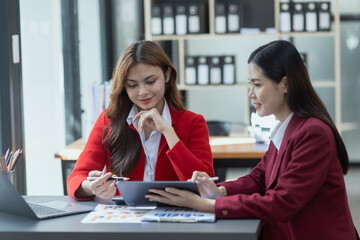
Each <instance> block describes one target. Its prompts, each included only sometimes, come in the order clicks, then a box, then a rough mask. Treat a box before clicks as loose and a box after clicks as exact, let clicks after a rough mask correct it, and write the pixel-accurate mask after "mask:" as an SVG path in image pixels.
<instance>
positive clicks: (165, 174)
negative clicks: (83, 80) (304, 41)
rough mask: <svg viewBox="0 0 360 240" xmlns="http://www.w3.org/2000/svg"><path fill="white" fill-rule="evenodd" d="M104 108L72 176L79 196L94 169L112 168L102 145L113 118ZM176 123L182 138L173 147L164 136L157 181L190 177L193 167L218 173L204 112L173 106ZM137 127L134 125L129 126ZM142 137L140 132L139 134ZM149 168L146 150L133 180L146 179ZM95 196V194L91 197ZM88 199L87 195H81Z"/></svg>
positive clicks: (72, 187) (71, 188)
mask: <svg viewBox="0 0 360 240" xmlns="http://www.w3.org/2000/svg"><path fill="white" fill-rule="evenodd" d="M105 112H106V110H104V111H103V112H102V113H101V114H100V116H99V118H98V120H97V121H96V123H95V125H94V127H93V129H92V131H91V133H90V136H89V139H88V140H87V142H86V145H85V148H84V150H83V151H82V153H81V154H80V156H79V159H78V160H77V162H76V165H75V168H74V170H73V172H72V173H71V175H70V176H69V178H68V183H67V188H68V193H69V195H71V196H73V197H74V198H76V197H75V195H74V194H75V191H76V190H77V189H78V187H79V186H80V185H81V182H82V181H84V180H85V179H86V178H87V176H88V173H89V172H90V171H93V170H99V171H102V170H103V168H104V166H105V165H106V171H109V169H110V152H108V151H106V149H105V148H104V146H103V145H102V136H103V129H104V127H105V126H107V125H108V124H109V123H110V121H109V119H108V118H107V117H106V116H105ZM170 115H171V121H172V126H173V128H174V130H175V132H176V134H177V135H178V137H179V139H180V141H179V142H177V143H176V144H175V146H174V147H173V148H172V149H170V150H169V146H168V145H167V142H166V139H165V137H164V136H163V135H162V136H161V140H160V146H159V152H158V157H157V160H156V167H155V181H178V180H180V181H186V180H188V179H190V178H191V176H192V173H193V171H195V170H198V171H204V172H207V173H208V174H209V175H210V176H214V168H213V158H212V153H211V148H210V142H209V131H208V128H207V125H206V122H205V119H204V117H203V116H202V115H199V114H196V113H193V112H191V111H188V110H183V111H181V112H176V111H175V110H174V109H172V108H171V107H170ZM129 127H131V128H132V129H134V131H136V130H135V128H134V126H133V125H131V126H129ZM139 139H140V136H139ZM144 170H145V154H144V149H143V150H142V156H141V159H140V161H139V163H138V164H137V166H136V167H135V169H134V170H133V171H132V172H131V174H130V175H128V176H126V177H129V178H130V181H142V180H143V178H144ZM76 199H78V198H76ZM88 199H91V198H88ZM78 200H87V199H78Z"/></svg>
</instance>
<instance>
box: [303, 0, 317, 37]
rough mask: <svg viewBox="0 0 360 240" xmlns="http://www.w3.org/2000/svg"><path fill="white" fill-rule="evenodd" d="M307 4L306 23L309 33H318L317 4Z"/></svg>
mask: <svg viewBox="0 0 360 240" xmlns="http://www.w3.org/2000/svg"><path fill="white" fill-rule="evenodd" d="M304 4H305V17H306V18H305V22H306V29H305V30H306V31H307V32H316V31H317V25H318V24H317V9H316V4H315V2H308V3H304Z"/></svg>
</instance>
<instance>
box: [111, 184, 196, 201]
mask: <svg viewBox="0 0 360 240" xmlns="http://www.w3.org/2000/svg"><path fill="white" fill-rule="evenodd" d="M116 187H117V188H118V190H119V192H120V194H121V195H122V196H123V198H124V201H125V203H126V205H127V206H166V205H164V204H161V203H158V202H150V201H149V199H147V198H145V195H146V194H147V193H149V188H158V189H165V188H166V187H175V188H179V189H186V190H189V191H192V192H194V193H196V194H199V195H200V193H199V189H198V187H197V184H196V182H192V181H150V182H143V181H118V182H117V183H116Z"/></svg>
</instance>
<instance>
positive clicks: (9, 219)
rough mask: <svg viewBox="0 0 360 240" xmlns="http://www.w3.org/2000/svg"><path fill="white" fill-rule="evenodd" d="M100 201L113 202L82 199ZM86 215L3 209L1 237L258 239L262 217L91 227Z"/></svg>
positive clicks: (5, 239)
mask: <svg viewBox="0 0 360 240" xmlns="http://www.w3.org/2000/svg"><path fill="white" fill-rule="evenodd" d="M25 198H27V199H31V200H32V201H34V202H41V201H45V200H59V199H60V198H65V199H68V200H69V201H75V200H74V199H72V198H71V197H66V196H56V197H48V196H26V197H25ZM98 203H103V204H112V203H111V201H110V200H105V199H101V198H95V200H94V201H87V202H82V204H86V205H89V206H93V207H95V206H96V205H97V204H98ZM85 216H86V213H85V214H78V215H73V216H67V217H61V218H54V219H49V220H42V221H37V220H33V219H30V218H24V217H20V216H16V215H11V214H6V213H1V212H0V239H1V240H8V239H12V240H16V239H51V240H57V239H62V240H63V239H66V240H71V239H76V240H81V239H86V240H92V239H147V240H152V239H156V240H159V239H171V240H184V239H196V240H201V239H204V240H205V239H206V240H213V239H214V240H219V239H227V240H231V239H238V240H241V239H256V232H257V231H258V228H259V225H260V220H257V219H234V220H217V222H215V223H176V224H174V223H149V222H143V223H121V224H115V223H104V224H93V225H91V227H89V225H87V224H82V223H80V221H81V220H82V219H83V218H84V217H85Z"/></svg>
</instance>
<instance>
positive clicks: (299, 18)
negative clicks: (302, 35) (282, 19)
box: [292, 2, 305, 32]
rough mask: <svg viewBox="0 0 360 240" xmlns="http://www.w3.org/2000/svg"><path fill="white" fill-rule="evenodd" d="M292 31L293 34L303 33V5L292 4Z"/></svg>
mask: <svg viewBox="0 0 360 240" xmlns="http://www.w3.org/2000/svg"><path fill="white" fill-rule="evenodd" d="M292 6H293V11H292V13H293V14H292V30H293V31H294V32H304V31H305V11H304V4H303V3H301V2H296V3H292Z"/></svg>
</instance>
